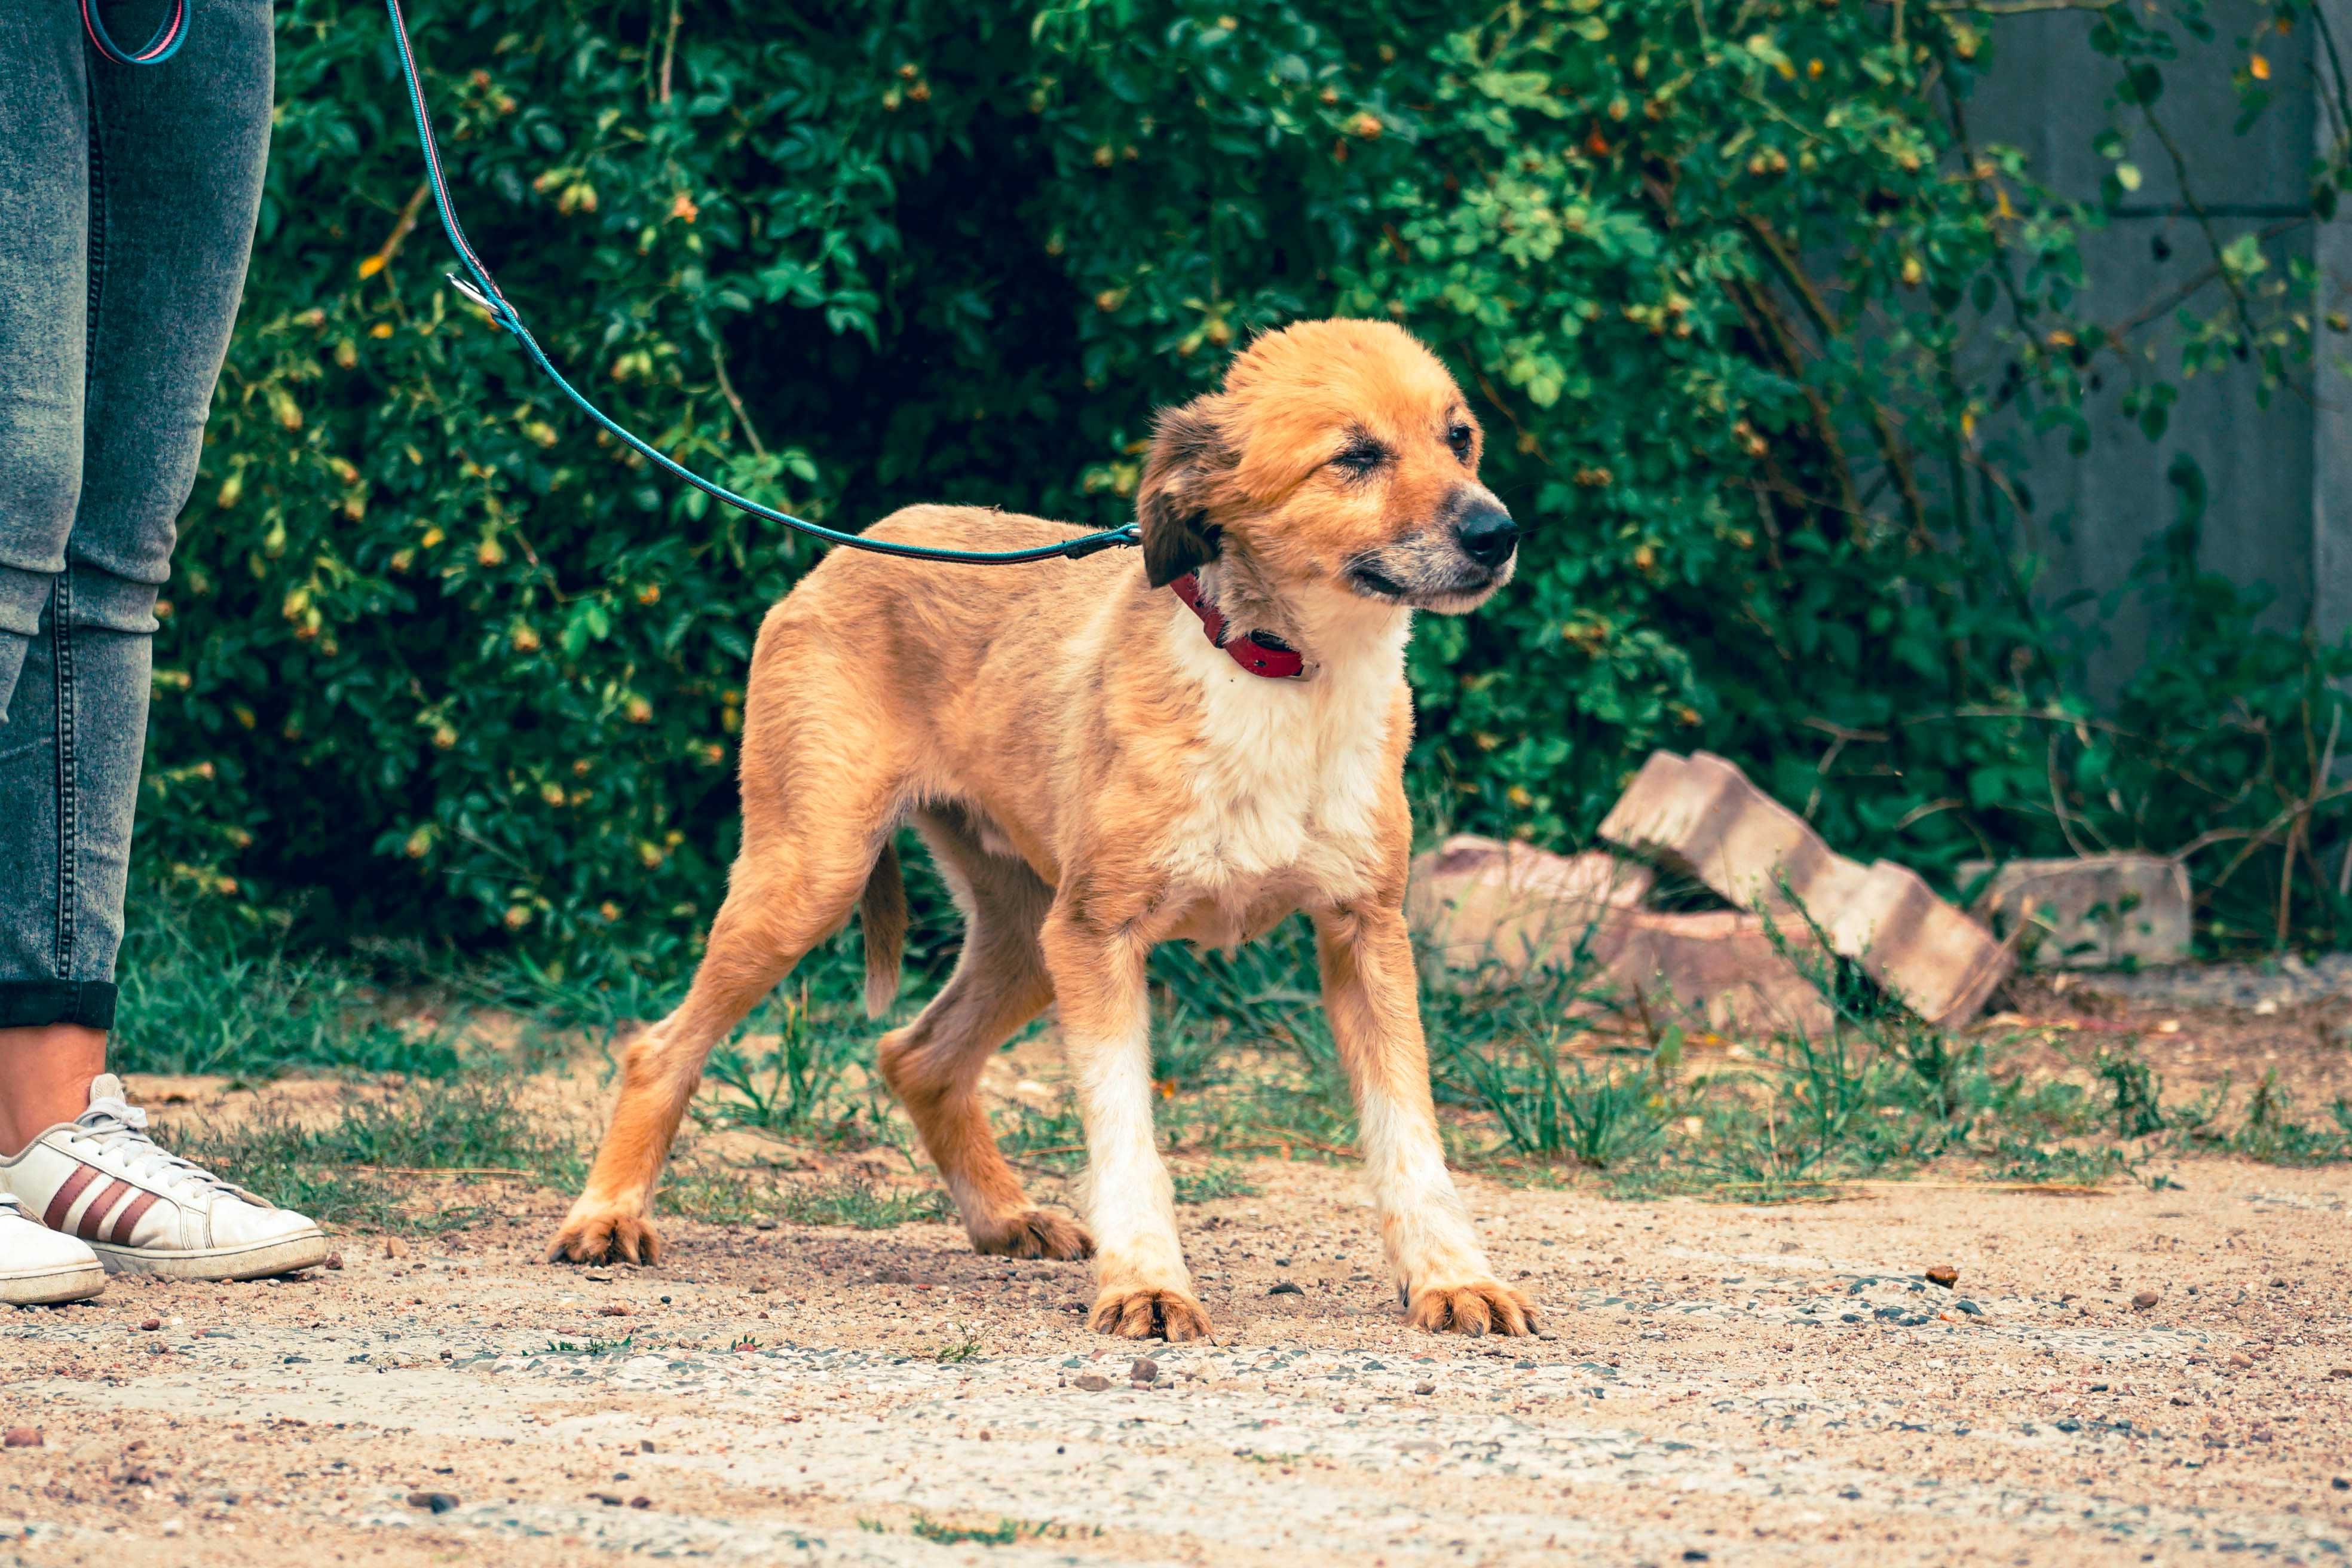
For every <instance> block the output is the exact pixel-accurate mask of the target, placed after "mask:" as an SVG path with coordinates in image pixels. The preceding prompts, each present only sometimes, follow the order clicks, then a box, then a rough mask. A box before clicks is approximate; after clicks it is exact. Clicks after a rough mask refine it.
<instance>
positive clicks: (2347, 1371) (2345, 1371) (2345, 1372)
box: [2327, 1366, 2352, 1377]
mask: <svg viewBox="0 0 2352 1568" xmlns="http://www.w3.org/2000/svg"><path fill="white" fill-rule="evenodd" d="M2327 1375H2328V1376H2330V1377H2352V1366H2331V1367H2329V1368H2328V1369H2327Z"/></svg>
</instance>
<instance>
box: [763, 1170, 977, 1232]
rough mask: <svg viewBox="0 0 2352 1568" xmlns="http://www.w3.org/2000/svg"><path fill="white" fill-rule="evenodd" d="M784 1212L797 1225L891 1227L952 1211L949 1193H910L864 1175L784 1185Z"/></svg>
mask: <svg viewBox="0 0 2352 1568" xmlns="http://www.w3.org/2000/svg"><path fill="white" fill-rule="evenodd" d="M782 1215H783V1217H784V1218H786V1219H788V1220H791V1221H793V1223H794V1224H796V1225H845V1226H855V1227H856V1228H857V1229H859V1230H887V1229H889V1228H890V1227H891V1226H900V1225H910V1224H913V1223H915V1222H917V1221H920V1220H943V1219H946V1218H948V1217H949V1215H950V1208H949V1205H948V1197H947V1194H945V1193H942V1192H940V1191H938V1190H936V1189H932V1188H926V1189H923V1190H921V1191H919V1192H906V1191H902V1190H900V1189H898V1188H895V1187H885V1186H882V1185H880V1184H877V1183H876V1182H875V1181H873V1180H872V1179H871V1178H870V1177H866V1176H860V1175H845V1176H836V1177H835V1178H833V1179H832V1180H830V1181H824V1182H801V1183H794V1184H790V1185H787V1186H785V1187H784V1188H782Z"/></svg>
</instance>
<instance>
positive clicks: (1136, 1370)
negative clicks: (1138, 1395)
mask: <svg viewBox="0 0 2352 1568" xmlns="http://www.w3.org/2000/svg"><path fill="white" fill-rule="evenodd" d="M1127 1375H1128V1376H1129V1377H1131V1378H1133V1379H1134V1380H1135V1381H1136V1382H1138V1383H1150V1381H1151V1380H1152V1379H1154V1378H1156V1377H1158V1376H1159V1375H1160V1363H1158V1362H1156V1361H1153V1360H1152V1359H1151V1358H1150V1356H1148V1355H1143V1356H1138V1357H1136V1358H1135V1364H1134V1365H1133V1366H1131V1367H1129V1368H1128V1369H1127Z"/></svg>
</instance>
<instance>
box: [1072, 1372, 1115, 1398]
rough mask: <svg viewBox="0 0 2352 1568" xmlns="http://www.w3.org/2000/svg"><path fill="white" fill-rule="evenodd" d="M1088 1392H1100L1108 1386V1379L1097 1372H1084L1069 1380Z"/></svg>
mask: <svg viewBox="0 0 2352 1568" xmlns="http://www.w3.org/2000/svg"><path fill="white" fill-rule="evenodd" d="M1070 1381H1071V1382H1072V1383H1075V1384H1077V1385H1078V1386H1079V1387H1080V1388H1083V1389H1085V1390H1086V1391H1087V1393H1088V1394H1100V1393H1101V1392H1102V1391H1103V1390H1104V1389H1106V1388H1108V1387H1109V1386H1110V1379H1108V1378H1107V1377H1105V1376H1104V1375H1103V1374H1102V1373H1098V1372H1084V1373H1079V1374H1078V1375H1077V1376H1076V1377H1074V1378H1072V1379H1071V1380H1070Z"/></svg>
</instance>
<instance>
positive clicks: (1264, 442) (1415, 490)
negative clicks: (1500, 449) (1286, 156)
mask: <svg viewBox="0 0 2352 1568" xmlns="http://www.w3.org/2000/svg"><path fill="white" fill-rule="evenodd" d="M1484 439H1485V438H1484V436H1483V435H1482V433H1481V432H1480V430H1479V428H1478V421H1477V420H1476V419H1475V418H1473V417H1472V416H1471V414H1470V405H1469V404H1468V402H1467V401H1466V400H1465V398H1464V397H1463V395H1462V392H1461V389H1460V388H1458V387H1456V386H1455V385H1454V378H1453V377H1452V376H1450V375H1448V374H1446V372H1445V367H1444V365H1442V364H1440V363H1438V362H1437V357H1436V356H1435V355H1434V354H1433V353H1430V352H1429V351H1428V350H1427V349H1425V348H1423V347H1422V345H1421V344H1420V343H1419V342H1417V341H1415V340H1414V339H1413V337H1412V335H1411V334H1410V333H1408V332H1406V331H1404V330H1403V329H1402V328H1400V327H1396V326H1392V325H1391V324H1390V323H1388V322H1386V321H1302V322H1299V323H1298V324H1297V325H1295V326H1290V327H1286V328H1284V329H1283V330H1282V331H1278V332H1274V333H1270V334H1268V335H1267V336H1265V337H1263V338H1260V339H1258V340H1257V342H1254V343H1252V344H1251V345H1250V346H1249V348H1248V349H1247V350H1246V351H1245V352H1244V353H1242V355H1241V356H1240V357H1239V358H1237V359H1235V360H1234V363H1233V364H1232V366H1231V367H1230V368H1229V369H1228V370H1227V371H1226V373H1225V384H1224V388H1223V391H1221V392H1215V393H1211V394H1209V395H1206V396H1203V397H1198V398H1195V399H1193V400H1192V402H1191V403H1188V404H1185V405H1183V406H1181V407H1180V408H1171V409H1167V410H1165V411H1163V412H1162V413H1161V414H1160V419H1159V423H1158V426H1156V428H1155V430H1154V432H1153V437H1152V442H1151V455H1150V458H1147V459H1146V461H1145V463H1144V469H1143V479H1142V483H1141V484H1140V486H1139V488H1138V490H1137V494H1136V515H1137V521H1138V522H1139V525H1140V528H1141V531H1142V534H1143V560H1144V571H1145V573H1146V574H1147V575H1148V576H1149V577H1150V580H1151V584H1152V586H1154V587H1160V586H1162V585H1164V584H1169V583H1171V582H1173V581H1175V580H1176V579H1177V578H1179V577H1181V576H1182V575H1184V574H1186V573H1188V572H1192V571H1197V570H1198V569H1200V568H1201V567H1202V566H1204V565H1206V564H1208V563H1211V562H1213V561H1217V560H1220V559H1223V558H1226V557H1229V556H1234V555H1238V556H1240V557H1242V558H1244V560H1245V561H1246V563H1247V565H1248V569H1249V570H1250V571H1251V573H1252V574H1255V576H1256V577H1257V578H1259V579H1260V580H1261V581H1262V582H1264V583H1265V584H1266V585H1268V586H1269V587H1272V588H1274V589H1276V591H1283V590H1296V589H1297V588H1300V587H1304V586H1307V585H1309V584H1316V585H1321V586H1324V587H1328V588H1329V589H1331V590H1334V591H1337V592H1339V593H1343V594H1348V595H1354V596H1356V597H1358V598H1360V599H1365V600H1370V601H1373V602H1376V603H1381V604H1388V605H1413V606H1415V607H1417V608H1422V609H1429V610H1437V611H1442V612H1444V613H1446V614H1449V615H1460V614H1464V613H1465V612H1467V611H1470V610H1474V609H1475V608H1477V607H1478V605H1481V604H1484V603H1485V602H1486V599H1487V598H1488V597H1489V596H1490V595H1493V594H1494V592H1495V591H1496V589H1497V588H1500V587H1501V586H1502V585H1503V584H1506V583H1507V582H1509V581H1510V578H1511V569H1512V566H1513V565H1514V563H1515V560H1516V552H1517V548H1518V537H1519V531H1518V528H1517V524H1515V523H1514V522H1512V521H1511V514H1510V513H1509V512H1507V511H1506V510H1504V509H1503V504H1502V502H1500V501H1498V500H1496V499H1495V496H1494V492H1493V491H1491V490H1489V489H1486V486H1484V485H1482V484H1480V483H1479V482H1478V458H1479V454H1480V452H1481V449H1482V447H1483V444H1484Z"/></svg>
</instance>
